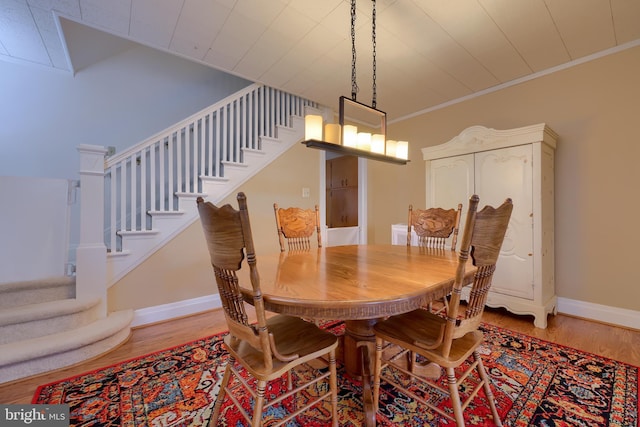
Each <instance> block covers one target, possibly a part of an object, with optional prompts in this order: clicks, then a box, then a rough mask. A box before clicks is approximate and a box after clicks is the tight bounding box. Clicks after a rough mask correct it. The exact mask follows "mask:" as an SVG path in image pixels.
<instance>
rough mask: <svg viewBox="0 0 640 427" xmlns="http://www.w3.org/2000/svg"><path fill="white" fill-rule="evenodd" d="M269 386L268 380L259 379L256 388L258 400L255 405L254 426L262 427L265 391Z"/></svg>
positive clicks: (252, 422) (252, 423) (252, 421)
mask: <svg viewBox="0 0 640 427" xmlns="http://www.w3.org/2000/svg"><path fill="white" fill-rule="evenodd" d="M266 387H267V382H266V381H258V387H257V388H256V401H255V403H254V406H253V419H252V420H251V425H252V427H260V426H261V425H262V407H263V405H264V391H265V389H266Z"/></svg>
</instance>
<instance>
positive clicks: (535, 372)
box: [32, 322, 639, 427]
mask: <svg viewBox="0 0 640 427" xmlns="http://www.w3.org/2000/svg"><path fill="white" fill-rule="evenodd" d="M326 327H327V328H328V329H329V330H331V331H333V332H334V333H336V334H338V335H339V334H342V333H343V330H344V326H343V324H342V323H340V322H334V323H330V324H328V325H326ZM483 330H484V332H485V344H484V345H483V347H482V356H483V361H484V364H485V367H486V368H487V371H488V372H489V374H490V376H491V378H492V379H493V384H494V392H495V395H496V399H497V403H498V411H499V413H500V417H501V419H502V422H503V424H504V425H505V426H509V427H513V426H540V427H543V426H544V427H547V426H555V427H566V426H580V427H586V426H612V427H613V426H615V427H637V426H638V405H639V402H638V374H639V369H638V367H635V366H631V365H628V364H625V363H621V362H617V361H614V360H611V359H607V358H604V357H600V356H596V355H593V354H589V353H585V352H582V351H579V350H575V349H572V348H568V347H563V346H560V345H557V344H553V343H550V342H547V341H543V340H539V339H536V338H533V337H529V336H526V335H522V334H518V333H515V332H512V331H509V330H505V329H501V328H498V327H495V326H491V325H486V324H485V325H483ZM222 336H223V335H222V334H220V335H214V336H211V337H207V338H203V339H200V340H197V341H194V342H191V343H187V344H184V345H180V346H178V347H174V348H171V349H167V350H164V351H160V352H157V353H152V354H149V355H147V356H143V357H140V358H136V359H133V360H129V361H126V362H122V363H119V364H116V365H113V366H109V367H106V368H103V369H99V370H96V371H93V372H89V373H86V374H83V375H78V376H75V377H72V378H68V379H66V380H62V381H58V382H55V383H51V384H46V385H43V386H40V387H38V389H37V390H36V393H35V395H34V398H33V401H32V403H38V404H68V405H69V407H70V414H71V422H70V425H71V426H132V427H142V426H198V425H202V424H205V423H206V420H207V419H208V417H209V416H210V414H211V408H212V406H213V403H214V402H215V397H216V395H217V393H218V389H219V383H220V381H221V379H222V374H223V372H224V366H225V363H226V360H227V359H226V355H225V352H224V349H223V346H222V339H221V338H222ZM297 375H313V372H311V373H310V372H302V371H301V372H298V373H297ZM338 375H339V377H340V380H339V390H340V391H339V394H340V395H339V401H338V404H339V416H340V420H339V424H340V425H341V426H360V425H362V417H361V400H360V384H359V383H358V382H356V381H354V380H353V379H351V378H349V377H348V376H347V375H346V374H344V371H343V370H342V369H340V366H339V370H338ZM284 387H286V382H285V381H284V379H283V380H282V381H275V382H273V383H272V384H271V387H270V388H269V389H268V390H267V391H268V393H271V394H274V395H275V394H278V392H279V390H281V389H282V388H284ZM308 393H309V394H313V390H311V391H309V392H308ZM304 398H305V397H303V398H302V399H304ZM431 398H432V399H433V401H434V402H438V405H440V406H441V407H443V408H445V407H448V406H447V402H446V400H445V399H442V396H439V395H437V394H433V395H432V396H431ZM483 399H484V395H483V394H482V392H480V393H479V394H478V396H476V398H475V399H474V401H473V402H472V403H471V404H470V405H469V407H468V408H467V409H466V410H465V419H466V424H467V425H468V426H484V425H493V424H492V422H491V421H490V420H487V417H486V415H487V414H486V413H487V410H486V409H485V405H484V404H483ZM282 405H283V407H275V408H272V409H271V410H270V411H269V413H268V414H267V415H266V418H265V419H266V422H265V425H269V422H271V421H273V420H277V419H279V418H280V417H281V415H282V412H283V411H285V410H287V409H288V407H292V406H296V405H300V406H301V402H300V401H298V402H287V401H285V402H283V404H282ZM326 405H327V406H323V407H320V408H318V409H316V410H314V411H313V412H312V413H310V414H308V415H305V416H300V417H298V419H297V424H295V423H294V424H290V425H300V426H320V425H328V418H329V414H330V411H329V408H328V403H327V404H326ZM300 406H298V407H300ZM221 420H222V423H221V425H229V426H238V425H242V423H241V422H240V418H239V414H238V413H237V412H236V411H235V410H234V409H233V408H232V407H231V406H230V405H225V406H224V407H223V412H222V415H221ZM377 424H378V425H379V426H395V425H422V426H426V425H429V426H449V425H452V424H451V423H449V422H447V421H446V420H444V419H443V418H442V417H441V416H439V415H437V414H435V413H434V412H431V411H428V410H425V409H424V408H423V407H421V406H419V405H416V402H415V401H413V400H412V399H410V398H408V397H406V396H403V395H401V394H399V393H396V392H395V391H394V390H393V389H391V388H389V387H384V384H383V389H382V390H381V401H380V411H379V412H378V414H377Z"/></svg>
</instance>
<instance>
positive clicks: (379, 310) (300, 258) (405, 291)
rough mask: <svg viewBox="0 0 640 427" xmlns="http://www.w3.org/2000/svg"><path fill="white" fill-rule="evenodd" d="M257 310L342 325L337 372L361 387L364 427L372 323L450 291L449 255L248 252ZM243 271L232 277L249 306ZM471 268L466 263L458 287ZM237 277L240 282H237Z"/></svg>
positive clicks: (401, 249)
mask: <svg viewBox="0 0 640 427" xmlns="http://www.w3.org/2000/svg"><path fill="white" fill-rule="evenodd" d="M256 259H257V268H258V272H259V277H260V288H261V292H262V297H263V301H264V306H265V309H266V310H268V311H271V312H275V313H280V314H286V315H291V316H297V317H301V318H304V319H309V320H343V321H344V322H345V334H344V339H343V342H342V344H343V348H342V351H341V355H342V356H341V357H342V359H343V360H342V361H343V364H344V368H345V371H346V373H347V374H348V375H350V376H351V377H353V378H355V379H357V380H359V381H362V390H363V395H362V402H363V409H364V424H365V425H367V426H373V425H375V410H374V406H373V397H372V390H371V380H372V376H373V372H372V366H373V364H372V362H373V360H374V357H375V334H374V329H373V327H374V325H375V324H376V322H378V321H379V320H381V319H384V318H386V317H389V316H393V315H397V314H401V313H406V312H409V311H412V310H416V309H419V308H422V307H425V306H427V305H428V303H429V302H431V301H433V300H436V299H440V298H442V297H444V296H446V295H448V294H450V293H451V290H452V287H453V283H454V280H455V276H456V269H457V267H458V256H457V253H456V252H455V251H451V250H447V249H434V248H425V247H419V246H404V245H402V246H401V245H387V244H373V245H368V244H365V245H345V246H331V247H321V248H317V249H311V250H307V251H289V252H278V253H268V254H256ZM244 270H247V269H243V270H241V271H240V272H239V278H240V283H241V286H243V288H242V289H243V294H244V297H245V300H246V301H247V302H249V303H251V302H253V298H252V291H251V287H250V286H251V285H250V282H249V280H248V274H247V272H246V271H244ZM475 270H476V269H475V267H474V266H473V265H472V264H471V261H469V262H468V264H467V265H466V268H465V276H464V278H465V283H471V281H472V279H473V274H474V273H475ZM243 274H245V275H246V276H245V277H243Z"/></svg>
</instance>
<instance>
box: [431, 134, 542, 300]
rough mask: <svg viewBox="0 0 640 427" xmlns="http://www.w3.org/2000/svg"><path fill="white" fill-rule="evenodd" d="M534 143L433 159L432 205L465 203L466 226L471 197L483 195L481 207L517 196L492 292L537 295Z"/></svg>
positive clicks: (497, 204)
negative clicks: (534, 248)
mask: <svg viewBox="0 0 640 427" xmlns="http://www.w3.org/2000/svg"><path fill="white" fill-rule="evenodd" d="M531 161H532V148H531V145H522V146H515V147H508V148H502V149H499V150H489V151H483V152H478V153H474V154H464V155H460V156H454V157H447V158H443V159H436V160H432V161H431V162H430V165H429V171H428V173H429V177H430V179H429V188H428V189H427V191H428V196H427V207H441V208H444V209H449V208H453V207H455V206H457V204H458V203H462V216H461V218H460V233H462V231H463V230H464V224H465V221H466V212H467V209H468V207H469V197H471V196H472V195H473V194H477V195H478V197H480V206H479V207H478V208H479V209H482V207H483V206H485V205H491V206H494V207H496V206H499V205H501V204H502V202H504V200H505V199H506V198H507V197H510V198H511V199H512V200H513V213H512V214H511V220H510V221H509V227H508V229H507V234H506V236H505V239H504V242H503V244H502V250H501V252H500V258H499V260H498V267H497V268H496V273H495V275H494V277H493V285H492V286H491V291H492V292H496V293H504V294H506V295H512V296H517V297H520V298H526V299H533V292H534V289H533V284H534V281H533V261H534V260H533V256H532V255H533V217H532V211H533V207H532V200H533V199H532V197H533V196H532V191H533V183H532V176H533V169H532V162H531Z"/></svg>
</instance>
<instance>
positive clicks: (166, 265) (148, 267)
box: [108, 144, 320, 311]
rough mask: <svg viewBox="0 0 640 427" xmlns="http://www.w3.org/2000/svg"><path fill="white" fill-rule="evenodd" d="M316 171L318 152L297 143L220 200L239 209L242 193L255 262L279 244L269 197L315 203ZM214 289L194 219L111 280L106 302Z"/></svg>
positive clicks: (151, 301)
mask: <svg viewBox="0 0 640 427" xmlns="http://www.w3.org/2000/svg"><path fill="white" fill-rule="evenodd" d="M319 174H320V152H319V151H318V150H312V149H309V148H306V147H305V146H303V145H302V144H296V145H295V146H294V147H293V148H291V149H290V150H288V151H287V152H286V153H285V154H283V155H282V156H280V157H279V158H278V159H276V160H275V161H274V162H273V163H271V164H270V165H269V166H268V167H267V168H266V169H264V170H263V171H261V172H260V173H258V174H257V175H256V176H254V177H253V178H251V179H250V180H249V181H247V182H246V183H245V184H243V185H241V186H240V188H239V189H238V190H237V191H234V193H233V194H232V195H231V196H229V197H227V198H226V199H225V200H224V201H223V202H222V203H220V205H223V204H225V203H230V204H231V206H233V207H234V208H236V209H237V208H238V202H237V201H236V194H237V192H238V191H243V192H244V193H245V194H246V196H247V204H248V207H249V215H250V218H251V230H252V232H253V239H254V242H255V246H256V254H257V256H258V263H259V262H260V253H265V252H273V251H277V250H279V246H278V237H277V234H276V225H275V216H274V213H273V203H274V202H277V203H278V204H279V205H280V206H281V207H289V206H299V207H303V208H312V207H313V206H314V205H315V204H316V203H319V195H318V192H319V185H320V184H319V181H318V176H319ZM302 187H308V188H309V189H310V197H309V198H302ZM258 265H259V264H258ZM213 293H217V289H216V285H215V282H214V281H213V270H212V268H211V263H210V261H209V254H208V252H207V247H206V244H205V241H204V236H203V234H202V228H201V226H200V222H199V221H196V222H195V223H193V224H192V225H191V226H189V227H188V228H187V229H186V230H185V231H184V232H182V233H181V234H179V235H178V236H176V237H175V238H174V239H173V240H172V241H171V242H169V244H167V245H165V246H164V247H163V248H161V249H160V250H159V251H157V252H156V253H155V254H153V255H152V256H151V257H150V258H149V259H147V260H146V261H145V262H143V263H142V264H141V265H140V266H138V267H137V268H135V269H134V270H133V271H132V272H131V273H129V274H128V275H127V276H125V277H124V278H123V279H122V280H120V281H119V282H118V283H116V284H115V285H114V286H112V287H111V288H110V289H109V293H108V298H109V302H108V307H109V311H114V310H122V309H126V308H133V309H139V308H145V307H153V306H156V305H161V304H168V303H173V302H178V301H183V300H188V299H191V298H197V297H201V296H205V295H210V294H213Z"/></svg>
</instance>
